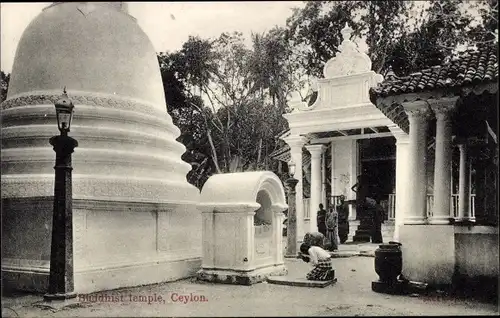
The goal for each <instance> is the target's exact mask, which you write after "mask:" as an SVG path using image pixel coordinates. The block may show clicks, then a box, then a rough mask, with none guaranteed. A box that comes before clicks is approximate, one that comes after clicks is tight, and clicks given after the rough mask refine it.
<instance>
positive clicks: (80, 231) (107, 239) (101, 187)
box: [1, 2, 201, 292]
mask: <svg viewBox="0 0 500 318" xmlns="http://www.w3.org/2000/svg"><path fill="white" fill-rule="evenodd" d="M63 87H66V89H67V92H68V95H69V97H70V98H71V100H72V101H73V104H74V105H75V114H74V119H73V123H72V127H71V132H70V135H71V136H72V137H73V138H75V139H77V140H78V142H79V147H78V148H76V149H75V153H74V154H73V214H74V216H73V221H74V229H73V230H74V265H75V291H76V292H91V291H96V290H103V289H112V288H118V287H124V286H134V285H139V284H148V283H156V282H161V281H168V280H172V279H178V278H182V277H186V276H188V275H191V274H193V273H194V272H195V271H196V270H197V269H198V268H199V266H200V256H201V215H200V212H198V211H197V210H196V208H195V205H196V203H197V202H198V198H199V191H198V190H197V189H196V188H195V187H194V186H192V185H190V184H189V183H188V182H187V180H186V174H187V173H188V172H189V170H190V169H191V167H190V165H189V164H187V163H186V162H184V161H182V160H181V155H182V154H183V153H184V152H185V148H184V146H183V145H182V144H181V143H179V142H177V141H176V138H177V137H178V136H179V133H180V132H179V129H178V128H177V127H175V126H174V125H173V123H172V119H171V118H170V116H169V115H168V113H167V111H166V106H165V105H166V104H165V96H164V91H163V85H162V80H161V76H160V70H159V65H158V60H157V56H156V52H155V49H154V47H153V45H152V44H151V42H150V40H149V39H148V37H147V35H146V34H145V33H144V32H143V31H142V30H141V28H140V27H139V25H138V24H137V22H136V20H135V19H134V18H133V17H132V16H130V15H129V14H128V12H127V8H126V5H125V4H123V3H121V2H99V3H91V2H64V3H62V2H56V3H54V4H52V5H51V6H49V7H47V8H45V9H44V10H43V11H42V12H41V13H40V14H39V15H38V16H37V17H36V18H35V19H34V20H33V21H32V22H31V24H30V25H29V26H28V27H27V28H26V30H25V31H24V33H23V35H22V38H21V40H20V42H19V45H18V48H17V52H16V57H15V61H14V65H13V69H12V73H11V80H10V87H9V91H8V95H7V100H6V101H5V102H4V103H2V104H1V107H2V117H3V118H2V120H3V122H2V203H3V212H2V213H3V229H2V230H3V231H2V238H3V240H2V241H3V242H4V243H3V255H2V272H3V276H4V280H5V282H4V283H6V284H8V285H14V287H17V288H20V289H24V290H45V289H46V286H47V283H48V272H49V259H50V233H51V224H52V201H53V192H54V169H53V166H54V162H55V153H54V151H53V150H52V147H51V146H50V144H49V142H48V140H49V138H50V137H51V136H54V135H57V134H59V132H58V130H57V124H56V118H55V108H54V102H55V101H56V100H57V99H58V98H59V97H60V95H61V93H62V90H63Z"/></svg>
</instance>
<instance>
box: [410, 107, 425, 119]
mask: <svg viewBox="0 0 500 318" xmlns="http://www.w3.org/2000/svg"><path fill="white" fill-rule="evenodd" d="M405 112H406V115H408V119H409V120H411V119H413V118H416V119H429V117H430V115H431V112H430V111H429V109H428V108H405Z"/></svg>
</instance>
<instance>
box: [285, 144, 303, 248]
mask: <svg viewBox="0 0 500 318" xmlns="http://www.w3.org/2000/svg"><path fill="white" fill-rule="evenodd" d="M283 140H284V141H285V142H286V143H287V144H288V146H290V155H291V157H292V160H293V161H294V162H295V165H296V169H295V175H294V178H295V179H297V180H298V181H299V182H298V183H297V186H296V187H295V190H296V198H295V211H296V212H295V213H296V215H297V242H302V239H303V238H304V234H305V232H304V205H303V201H304V191H303V187H302V176H303V173H302V172H303V170H302V169H303V168H302V147H304V144H305V143H306V138H305V137H303V136H296V135H292V136H288V137H286V138H284V139H283Z"/></svg>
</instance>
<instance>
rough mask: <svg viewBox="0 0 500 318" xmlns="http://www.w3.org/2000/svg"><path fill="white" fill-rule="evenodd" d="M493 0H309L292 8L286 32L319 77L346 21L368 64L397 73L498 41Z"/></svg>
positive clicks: (307, 65) (303, 64)
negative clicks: (365, 50)
mask: <svg viewBox="0 0 500 318" xmlns="http://www.w3.org/2000/svg"><path fill="white" fill-rule="evenodd" d="M497 13H498V1H497V0H479V1H467V2H464V1H461V0H430V1H425V2H418V1H416V2H415V1H403V0H395V1H335V2H332V1H314V2H307V3H306V5H305V7H304V8H303V9H302V10H295V12H294V14H293V15H292V16H291V17H290V18H289V19H288V21H287V31H288V32H287V37H288V40H289V41H290V42H291V44H292V46H293V47H297V48H298V49H297V50H299V51H300V52H301V60H302V66H303V67H304V68H305V69H306V71H307V73H308V74H311V75H314V76H321V71H322V66H323V64H324V63H325V62H326V61H327V60H328V59H330V58H331V57H333V56H334V55H335V53H336V51H337V48H338V46H339V44H340V41H341V35H340V30H341V29H342V28H343V27H344V25H345V23H349V25H350V26H351V27H352V28H353V29H354V31H355V32H354V33H353V37H356V38H357V39H358V40H359V39H363V40H364V41H366V44H367V46H368V55H369V56H370V58H371V60H372V68H373V70H374V71H376V72H378V73H382V74H385V73H386V72H387V71H388V70H389V69H390V68H392V69H393V71H394V72H395V73H396V74H397V75H400V76H404V75H407V74H410V73H412V72H415V71H417V70H420V69H423V68H426V67H430V66H433V65H437V64H440V63H442V62H443V61H444V59H445V58H446V57H448V56H450V55H451V54H452V53H453V52H454V51H455V50H456V49H457V48H459V47H460V46H469V45H473V44H480V43H487V42H492V41H497V39H496V37H497V34H498V31H496V33H495V30H497V29H498V20H497Z"/></svg>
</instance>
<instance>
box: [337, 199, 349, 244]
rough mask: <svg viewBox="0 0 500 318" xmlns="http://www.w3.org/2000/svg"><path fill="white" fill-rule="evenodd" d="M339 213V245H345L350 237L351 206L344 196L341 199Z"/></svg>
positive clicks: (338, 207)
mask: <svg viewBox="0 0 500 318" xmlns="http://www.w3.org/2000/svg"><path fill="white" fill-rule="evenodd" d="M337 212H338V214H339V219H338V228H339V243H345V242H346V241H347V238H348V236H349V205H348V204H347V203H346V201H345V196H344V195H341V196H340V198H339V205H338V206H337Z"/></svg>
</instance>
